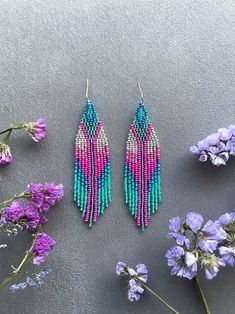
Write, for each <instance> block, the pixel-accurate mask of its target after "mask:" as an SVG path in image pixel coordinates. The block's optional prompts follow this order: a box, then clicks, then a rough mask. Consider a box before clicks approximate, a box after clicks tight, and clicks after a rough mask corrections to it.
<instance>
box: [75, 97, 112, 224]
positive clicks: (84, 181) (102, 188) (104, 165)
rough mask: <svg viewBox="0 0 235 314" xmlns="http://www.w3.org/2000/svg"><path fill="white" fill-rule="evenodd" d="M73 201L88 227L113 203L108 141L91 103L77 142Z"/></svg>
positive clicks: (87, 107) (88, 105)
mask: <svg viewBox="0 0 235 314" xmlns="http://www.w3.org/2000/svg"><path fill="white" fill-rule="evenodd" d="M74 201H75V202H76V203H77V205H78V207H79V208H80V210H81V213H82V217H84V221H85V222H86V223H88V224H89V226H92V224H93V222H96V221H97V219H98V217H99V216H100V215H101V214H103V212H104V209H105V208H106V207H107V206H108V205H109V203H110V201H111V184H110V154H109V147H108V141H107V138H106V135H105V133H104V130H103V126H102V122H101V121H100V120H99V117H98V115H97V114H96V110H95V106H94V104H93V103H92V102H91V101H90V100H88V101H87V102H86V106H85V112H84V114H83V117H82V121H81V123H80V125H79V129H78V133H77V136H76V141H75V170H74Z"/></svg>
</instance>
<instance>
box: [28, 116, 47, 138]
mask: <svg viewBox="0 0 235 314" xmlns="http://www.w3.org/2000/svg"><path fill="white" fill-rule="evenodd" d="M26 130H27V131H28V133H29V134H30V135H31V136H32V139H33V140H34V141H35V142H40V141H41V140H43V139H44V138H45V136H46V133H47V125H46V121H45V120H44V119H38V120H37V121H36V122H29V123H27V124H26Z"/></svg>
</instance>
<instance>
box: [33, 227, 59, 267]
mask: <svg viewBox="0 0 235 314" xmlns="http://www.w3.org/2000/svg"><path fill="white" fill-rule="evenodd" d="M55 245H56V242H55V240H54V239H52V238H51V237H49V236H48V235H47V234H46V233H44V232H41V233H38V234H37V237H36V239H35V241H34V246H33V250H32V252H33V255H34V258H33V263H34V264H36V265H39V264H41V263H42V262H44V260H45V257H46V256H47V255H48V254H49V252H50V251H51V250H52V249H53V248H54V247H55Z"/></svg>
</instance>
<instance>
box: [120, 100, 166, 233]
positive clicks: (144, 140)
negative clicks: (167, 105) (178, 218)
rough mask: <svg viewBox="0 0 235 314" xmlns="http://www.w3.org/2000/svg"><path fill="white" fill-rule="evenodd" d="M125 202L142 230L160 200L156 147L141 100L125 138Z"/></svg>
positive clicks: (158, 153)
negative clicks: (126, 138)
mask: <svg viewBox="0 0 235 314" xmlns="http://www.w3.org/2000/svg"><path fill="white" fill-rule="evenodd" d="M124 190H125V201H126V203H127V205H128V210H129V212H130V213H131V214H132V215H133V216H134V218H135V220H136V225H137V227H140V228H141V229H142V230H144V228H145V227H147V226H148V223H149V218H150V216H151V215H153V214H154V213H155V212H156V211H157V209H158V205H159V203H160V202H161V177H160V147H159V142H158V138H157V136H156V134H155V131H154V129H153V127H152V124H151V123H150V120H149V117H148V113H147V109H146V107H145V105H144V104H143V103H140V104H139V105H138V107H137V110H136V113H135V117H134V121H133V123H132V124H131V127H130V132H129V135H128V140H127V148H126V162H125V171H124Z"/></svg>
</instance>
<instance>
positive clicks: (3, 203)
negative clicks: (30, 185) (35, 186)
mask: <svg viewBox="0 0 235 314" xmlns="http://www.w3.org/2000/svg"><path fill="white" fill-rule="evenodd" d="M29 195H30V194H29V192H27V191H24V192H22V193H20V194H18V195H16V194H15V195H13V197H12V198H10V199H8V200H6V201H4V202H2V203H0V208H1V207H5V206H6V205H8V204H9V203H11V202H12V201H14V200H17V199H19V198H27V197H28V196H29Z"/></svg>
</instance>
